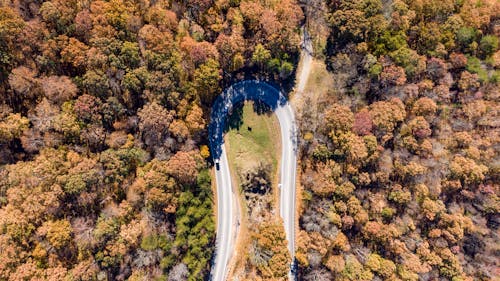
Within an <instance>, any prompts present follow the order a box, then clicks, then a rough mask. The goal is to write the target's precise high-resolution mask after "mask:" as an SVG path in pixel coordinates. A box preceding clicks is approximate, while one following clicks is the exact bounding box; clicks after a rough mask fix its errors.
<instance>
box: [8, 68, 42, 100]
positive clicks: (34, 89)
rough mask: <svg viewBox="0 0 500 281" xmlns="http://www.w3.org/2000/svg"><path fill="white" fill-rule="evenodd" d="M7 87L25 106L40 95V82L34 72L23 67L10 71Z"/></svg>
mask: <svg viewBox="0 0 500 281" xmlns="http://www.w3.org/2000/svg"><path fill="white" fill-rule="evenodd" d="M9 85H10V87H11V88H12V90H14V92H15V93H16V94H18V95H19V96H20V97H21V99H20V100H21V101H22V103H23V104H24V105H25V106H28V105H30V104H31V102H33V101H34V100H36V99H37V98H38V95H39V94H40V82H39V80H38V78H37V77H36V72H35V71H34V70H31V69H29V68H27V67H24V66H21V67H18V68H15V69H13V70H12V73H11V74H10V75H9Z"/></svg>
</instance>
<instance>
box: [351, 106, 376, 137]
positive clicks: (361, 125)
mask: <svg viewBox="0 0 500 281" xmlns="http://www.w3.org/2000/svg"><path fill="white" fill-rule="evenodd" d="M372 129H373V121H372V118H371V116H370V113H369V111H368V110H367V109H366V108H364V109H362V110H360V111H358V112H357V113H356V114H355V115H354V123H353V126H352V130H353V132H354V133H356V134H358V135H360V136H365V135H369V134H370V133H371V131H372Z"/></svg>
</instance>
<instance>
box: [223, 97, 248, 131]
mask: <svg viewBox="0 0 500 281" xmlns="http://www.w3.org/2000/svg"><path fill="white" fill-rule="evenodd" d="M243 105H244V102H239V103H237V104H235V105H233V110H232V111H231V112H229V115H228V119H227V123H226V126H225V128H224V133H227V132H228V131H229V130H231V129H236V130H238V131H239V130H240V128H241V125H243Z"/></svg>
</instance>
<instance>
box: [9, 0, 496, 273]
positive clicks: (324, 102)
mask: <svg viewBox="0 0 500 281" xmlns="http://www.w3.org/2000/svg"><path fill="white" fill-rule="evenodd" d="M303 4H304V6H306V8H307V7H312V8H310V9H305V11H306V13H305V15H306V20H309V19H311V20H313V19H314V20H315V21H316V22H321V23H322V24H323V29H322V31H326V32H327V36H326V37H325V40H323V41H321V40H320V41H318V42H315V51H316V53H315V54H316V56H317V57H318V58H319V59H323V60H324V61H325V63H326V64H327V65H328V68H329V71H331V72H332V73H333V76H334V79H335V86H334V87H333V88H332V89H330V90H329V92H328V94H327V95H326V96H322V97H321V100H320V101H319V104H320V108H317V109H315V108H312V107H305V108H302V109H299V112H300V114H299V115H300V120H299V124H300V126H301V158H302V160H301V169H302V171H301V175H300V176H301V178H300V181H301V183H302V186H303V189H304V192H303V194H302V198H303V199H302V200H303V204H302V205H303V208H302V210H301V217H300V222H299V224H300V232H299V233H298V235H297V246H298V249H297V253H296V259H297V264H298V274H299V278H300V279H301V280H419V279H420V280H454V281H459V280H492V279H495V278H498V275H499V272H498V267H499V265H500V262H499V258H498V257H499V256H500V255H499V252H500V249H499V245H500V241H499V237H498V227H499V225H500V217H499V208H500V203H499V197H498V196H499V195H500V191H499V184H498V183H499V179H500V178H499V171H500V166H499V155H498V152H499V147H498V145H499V144H498V143H499V141H498V140H499V137H500V136H499V133H500V130H499V127H500V123H499V120H500V119H499V116H498V113H499V110H500V107H499V98H500V88H499V83H500V51H498V45H499V42H498V41H499V36H500V4H499V2H498V1H496V0H459V1H452V0H439V1H437V0H412V1H409V0H392V1H390V0H387V1H385V0H384V1H382V0H344V1H337V0H331V1H326V2H322V1H317V0H316V1H313V0H310V1H304V3H303ZM303 20H304V13H303V11H302V9H301V8H300V7H299V5H298V3H297V2H295V1H292V0H275V1H264V0H230V1H224V0H216V1H206V0H196V1H194V0H193V1H181V2H176V1H164V0H158V1H148V0H142V1H140V0H139V1H133V0H110V1H92V0H52V1H42V0H32V1H30V0H12V1H9V0H0V83H1V85H2V86H1V87H0V280H202V279H206V278H207V276H208V273H209V269H210V265H211V264H210V261H211V259H212V255H213V245H214V239H215V235H214V233H215V232H214V231H215V224H214V218H213V215H212V214H213V209H212V208H213V194H212V188H211V179H210V173H209V170H208V168H209V163H208V162H209V161H208V159H209V158H210V157H209V156H210V154H209V150H208V147H207V146H206V144H207V141H206V124H207V122H208V113H209V110H210V105H211V103H212V101H213V99H214V98H215V97H216V96H217V94H218V93H219V92H220V90H221V89H222V88H223V87H224V86H226V85H227V84H228V83H230V82H231V81H233V80H235V79H238V78H241V77H248V76H249V75H254V76H258V77H261V78H265V79H272V80H274V81H290V79H293V75H292V74H293V71H294V69H295V65H296V63H297V58H298V52H299V50H300V34H299V26H300V25H301V23H302V22H303ZM312 33H313V34H314V32H312ZM314 110H317V111H314ZM276 227H277V226H274V225H269V226H267V225H265V226H263V227H262V231H261V232H260V235H258V236H256V237H255V238H256V240H257V241H258V242H259V245H260V246H259V247H261V249H265V250H269V249H271V250H273V251H274V252H279V249H274V248H273V247H274V246H275V245H276V244H277V243H274V242H273V241H278V242H279V243H280V244H279V245H281V244H283V245H284V244H285V243H284V241H283V237H282V236H280V235H274V234H273V233H281V232H279V231H274V230H275V228H276ZM267 274H268V275H267V276H276V275H273V273H272V272H271V273H269V272H268V273H267ZM264 277H266V276H264Z"/></svg>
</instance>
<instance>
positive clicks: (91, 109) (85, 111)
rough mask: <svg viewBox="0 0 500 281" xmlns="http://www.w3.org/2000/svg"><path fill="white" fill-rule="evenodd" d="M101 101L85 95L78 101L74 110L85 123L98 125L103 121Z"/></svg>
mask: <svg viewBox="0 0 500 281" xmlns="http://www.w3.org/2000/svg"><path fill="white" fill-rule="evenodd" d="M100 107H101V101H100V100H99V98H96V97H94V96H91V95H87V94H83V95H81V96H79V97H78V99H77V100H76V102H75V104H74V106H73V109H74V111H75V114H76V116H78V118H79V119H80V120H82V121H83V122H88V123H98V122H99V121H101V114H100V113H101V109H100Z"/></svg>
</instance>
